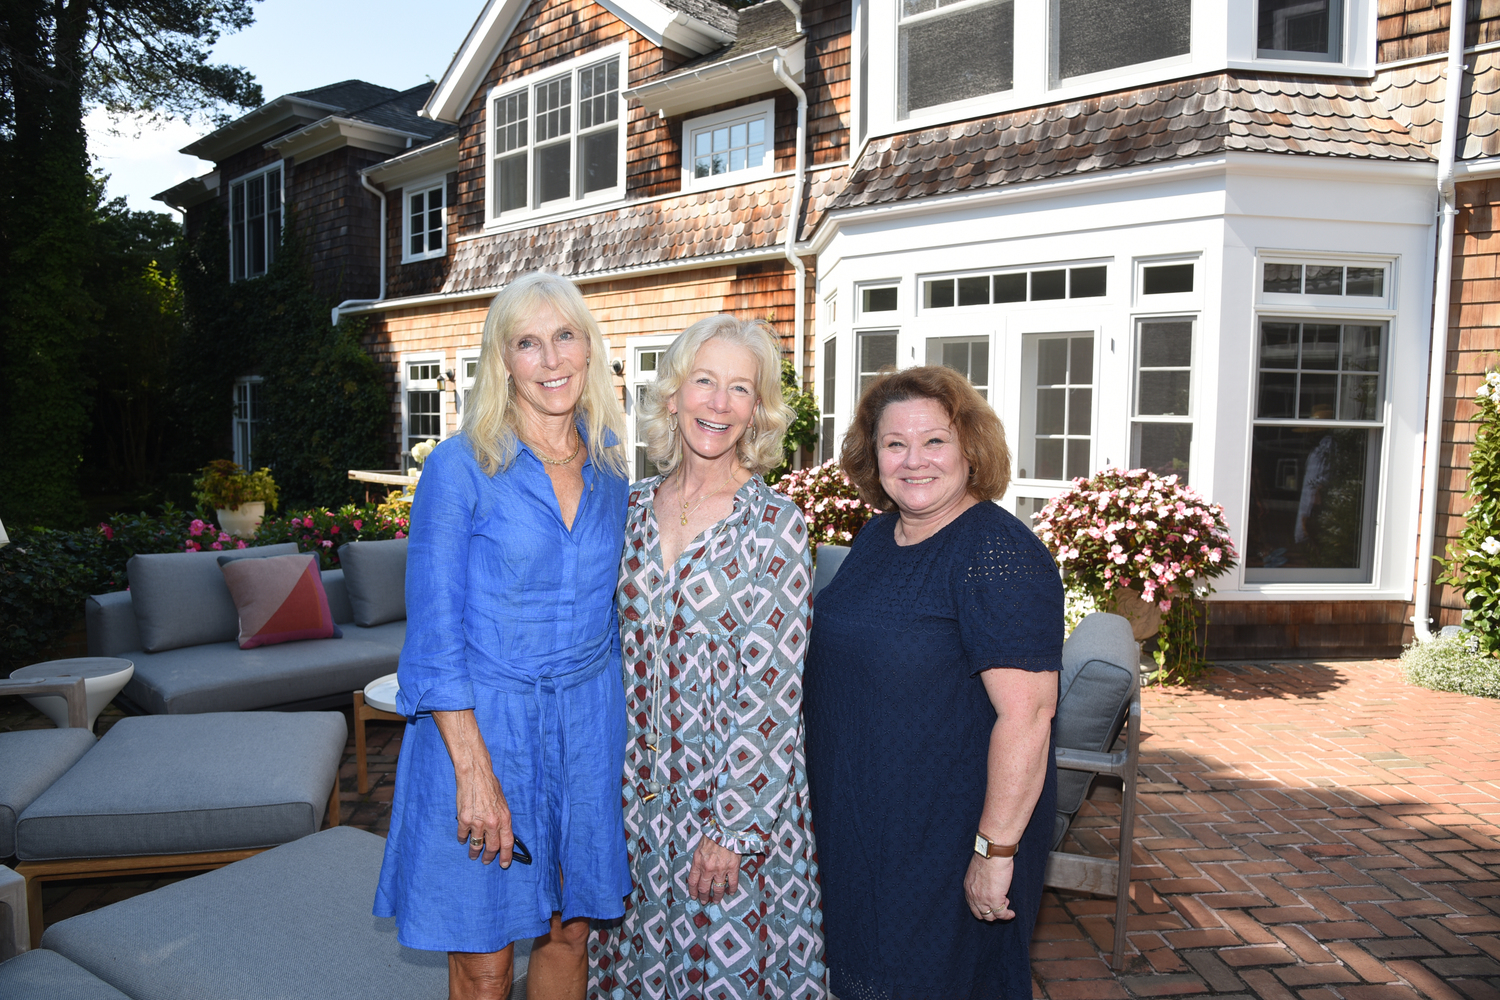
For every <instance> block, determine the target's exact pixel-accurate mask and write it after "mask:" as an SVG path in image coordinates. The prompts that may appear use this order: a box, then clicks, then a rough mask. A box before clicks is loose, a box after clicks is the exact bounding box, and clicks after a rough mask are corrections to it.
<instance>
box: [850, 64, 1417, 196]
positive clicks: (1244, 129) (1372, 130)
mask: <svg viewBox="0 0 1500 1000" xmlns="http://www.w3.org/2000/svg"><path fill="white" fill-rule="evenodd" d="M1226 152H1261V153H1297V154H1302V155H1310V156H1343V157H1359V158H1361V159H1367V160H1406V161H1418V162H1430V161H1432V160H1433V155H1432V153H1431V152H1430V151H1429V150H1428V148H1427V146H1426V145H1424V144H1423V143H1422V142H1421V141H1420V140H1419V139H1417V138H1416V137H1415V136H1413V135H1412V134H1411V132H1410V131H1409V130H1408V128H1407V127H1406V126H1405V125H1403V124H1402V123H1400V122H1398V121H1396V120H1395V119H1394V118H1392V117H1391V114H1390V112H1389V111H1388V110H1387V108H1386V107H1385V105H1384V104H1383V103H1382V102H1381V101H1380V99H1379V98H1378V97H1377V95H1376V94H1375V92H1374V90H1373V88H1371V87H1370V86H1368V85H1364V84H1360V85H1356V84H1353V83H1349V82H1342V81H1336V80H1328V79H1324V78H1309V77H1292V78H1287V77H1282V78H1279V79H1261V78H1257V77H1254V76H1248V75H1243V74H1239V73H1218V74H1215V75H1212V76H1206V77H1200V78H1196V79H1191V80H1179V81H1177V82H1175V83H1167V84H1161V85H1158V86H1153V87H1144V88H1140V89H1137V90H1127V91H1123V92H1120V93H1114V94H1104V95H1101V96H1098V97H1090V98H1087V99H1084V100H1078V101H1068V102H1066V103H1061V104H1052V105H1047V106H1044V107H1039V108H1030V109H1026V110H1022V111H1014V112H1010V113H1007V114H1002V115H994V116H991V117H987V118H979V119H975V120H972V121H967V122H959V123H957V124H955V125H948V126H943V127H941V128H931V129H922V130H920V131H916V132H908V133H905V134H903V135H896V136H892V137H890V138H887V139H877V140H875V141H873V142H871V143H870V145H869V146H868V147H867V148H866V150H865V153H864V155H863V156H862V157H861V158H860V161H859V163H858V164H857V165H856V166H855V168H854V171H853V173H852V174H851V176H850V178H849V183H848V185H847V186H846V187H845V188H844V190H843V191H842V192H840V193H839V195H838V197H837V198H835V199H834V200H833V203H832V204H831V205H829V211H833V212H836V211H838V210H839V209H844V208H857V207H865V206H871V205H882V204H891V203H895V202H900V201H906V200H908V199H913V198H924V197H936V196H942V195H951V194H960V193H966V192H972V191H977V190H981V189H985V188H994V187H998V186H1000V185H1005V184H1018V183H1022V182H1026V181H1037V180H1044V179H1046V178H1049V177H1058V176H1062V175H1067V174H1077V173H1084V172H1088V171H1097V170H1108V169H1111V168H1119V167H1131V166H1139V165H1141V164H1146V163H1159V162H1162V161H1165V160H1172V159H1181V158H1186V157H1192V156H1204V155H1208V154H1213V153H1226Z"/></svg>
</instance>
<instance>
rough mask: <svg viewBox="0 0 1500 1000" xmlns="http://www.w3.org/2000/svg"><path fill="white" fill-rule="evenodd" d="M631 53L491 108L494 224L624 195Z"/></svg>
mask: <svg viewBox="0 0 1500 1000" xmlns="http://www.w3.org/2000/svg"><path fill="white" fill-rule="evenodd" d="M622 63H623V52H616V53H613V54H611V55H609V56H608V57H607V58H602V59H601V58H600V57H599V54H598V53H591V54H590V55H589V56H588V57H586V58H584V59H577V60H573V61H572V62H570V63H565V64H563V65H561V66H552V67H548V68H547V69H545V70H543V71H542V72H540V73H537V74H535V75H533V76H530V77H527V78H525V79H524V80H522V81H519V82H513V83H508V84H505V85H503V86H501V87H497V88H496V89H495V91H494V92H493V93H492V94H491V97H490V101H489V129H488V135H489V139H490V142H491V150H490V157H489V167H490V170H489V190H490V199H489V201H490V211H489V217H490V220H491V222H501V221H504V220H507V219H509V218H510V217H512V216H521V215H528V214H535V213H539V212H549V211H556V210H560V209H566V208H568V207H570V206H572V205H575V204H580V203H591V202H595V201H602V200H606V199H609V198H612V197H615V196H617V195H619V194H620V193H621V191H622V190H623V187H624V181H623V178H622V176H621V173H622V171H621V167H622V166H623V164H624V159H625V157H624V155H623V154H624V148H623V139H624V130H623V129H622V128H621V127H620V123H621V121H622V119H623V118H624V108H623V105H622V103H621V100H620V85H621V82H622V81H621V77H622V75H623V74H622V72H621V66H622Z"/></svg>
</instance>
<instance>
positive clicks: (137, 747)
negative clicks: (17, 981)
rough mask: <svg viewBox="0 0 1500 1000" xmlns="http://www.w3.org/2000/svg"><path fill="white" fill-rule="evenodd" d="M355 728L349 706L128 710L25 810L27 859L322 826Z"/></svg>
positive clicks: (20, 829) (273, 839)
mask: <svg viewBox="0 0 1500 1000" xmlns="http://www.w3.org/2000/svg"><path fill="white" fill-rule="evenodd" d="M347 736H348V727H347V726H346V724H345V722H344V716H343V715H342V714H341V713H339V712H297V713H277V712H254V713H226V714H218V715H182V716H170V715H167V716H163V715H155V716H140V717H136V718H129V719H121V720H120V721H119V722H117V723H115V725H114V726H113V727H112V728H111V729H110V731H109V732H108V733H106V734H105V735H104V737H103V738H102V739H101V740H99V743H98V745H96V746H95V747H94V749H93V751H91V752H90V753H89V754H87V755H86V756H85V757H84V758H83V759H82V760H80V761H79V762H78V763H77V764H75V765H74V766H73V767H72V769H71V770H69V771H68V773H67V774H65V775H63V776H62V777H61V778H59V779H58V780H57V781H56V782H54V783H53V785H52V787H51V788H48V789H47V790H46V791H45V792H43V793H42V794H41V795H39V796H38V797H37V798H36V801H34V802H32V803H31V805H30V806H28V807H27V808H26V810H25V811H24V812H22V813H21V817H20V820H19V821H18V822H17V823H16V855H17V857H19V858H20V859H22V860H23V861H42V860H48V859H54V858H94V857H129V856H131V855H137V854H184V853H192V852H197V851H215V850H223V851H229V850H238V849H241V848H247V847H269V846H271V845H274V844H284V843H286V842H287V841H291V840H296V839H297V838H299V837H305V836H307V835H308V834H311V833H315V832H316V831H317V829H318V827H319V826H321V825H322V823H323V813H324V809H325V808H326V806H327V804H328V794H329V792H330V791H331V790H332V789H333V782H334V779H335V777H336V776H337V774H338V767H339V761H340V759H341V758H342V756H343V753H344V743H345V740H346V738H347Z"/></svg>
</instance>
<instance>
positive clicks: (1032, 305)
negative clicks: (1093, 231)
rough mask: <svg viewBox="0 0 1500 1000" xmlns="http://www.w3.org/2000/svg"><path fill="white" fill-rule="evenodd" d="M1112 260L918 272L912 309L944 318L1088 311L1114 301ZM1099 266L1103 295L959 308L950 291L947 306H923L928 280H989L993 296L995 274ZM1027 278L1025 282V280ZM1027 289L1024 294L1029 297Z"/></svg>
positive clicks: (1115, 280) (1067, 286)
mask: <svg viewBox="0 0 1500 1000" xmlns="http://www.w3.org/2000/svg"><path fill="white" fill-rule="evenodd" d="M1114 265H1115V259H1114V258H1113V257H1091V258H1085V259H1083V260H1065V261H1043V262H1041V263H1037V264H1018V265H1016V266H1014V267H990V268H979V269H976V270H971V271H930V272H921V273H918V274H917V276H916V281H915V282H914V283H913V289H912V300H913V301H912V309H913V310H914V311H915V312H916V313H917V314H918V315H919V316H923V317H933V316H948V315H955V314H964V313H969V312H972V311H975V310H980V309H1004V310H1007V311H1010V310H1021V309H1027V310H1030V309H1056V308H1058V307H1059V306H1073V307H1075V308H1088V307H1090V306H1103V305H1112V304H1114V303H1116V302H1118V299H1116V298H1115V291H1116V285H1117V283H1118V276H1117V274H1116V268H1115V266H1114ZM1092 267H1102V268H1104V294H1103V295H1079V296H1074V295H1064V296H1063V297H1062V298H1060V299H1032V298H1027V299H1026V300H1025V301H1024V302H994V301H990V302H981V303H977V304H975V305H967V306H961V305H959V304H958V293H957V289H956V288H955V290H954V301H953V305H951V306H928V305H925V304H924V301H925V299H926V295H927V293H926V290H925V286H926V283H927V282H929V281H942V280H943V279H945V278H954V279H957V278H979V277H986V278H989V279H990V283H991V284H990V295H991V298H992V299H993V296H994V279H995V276H996V275H1002V274H1030V273H1032V272H1034V271H1063V272H1068V271H1073V270H1078V269H1081V268H1092ZM1029 280H1030V279H1028V281H1029ZM1063 280H1064V285H1063V288H1064V291H1068V290H1070V289H1071V282H1072V278H1071V277H1069V276H1067V275H1066V274H1065V275H1064V279H1063ZM1029 289H1030V286H1029V285H1028V292H1027V294H1028V295H1029V294H1030V290H1029Z"/></svg>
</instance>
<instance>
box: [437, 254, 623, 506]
mask: <svg viewBox="0 0 1500 1000" xmlns="http://www.w3.org/2000/svg"><path fill="white" fill-rule="evenodd" d="M544 308H550V309H552V310H553V311H554V312H556V313H557V315H558V316H559V317H561V318H562V319H563V320H564V321H565V322H567V323H569V324H570V325H572V326H573V327H575V328H576V329H577V330H578V331H580V332H582V333H584V334H585V335H586V336H587V337H588V346H589V355H588V356H589V359H590V362H591V363H590V364H589V365H588V366H587V369H586V371H585V373H584V378H583V395H582V396H581V397H580V398H579V400H578V410H579V412H580V413H581V414H582V415H583V422H584V431H585V433H586V434H587V436H588V442H589V454H590V455H591V456H592V457H593V460H594V462H596V463H598V464H600V465H603V466H605V467H606V468H608V469H609V470H610V471H612V472H614V473H616V474H618V475H620V476H625V477H629V475H630V465H629V462H628V460H627V458H626V455H625V416H624V414H623V413H621V412H620V406H619V402H618V401H617V400H616V398H615V388H614V383H613V380H612V379H611V378H610V370H609V348H608V347H606V346H605V344H604V335H603V334H602V333H600V332H599V324H598V323H596V322H595V321H594V317H593V314H592V313H590V312H589V307H588V305H587V304H586V303H585V302H584V301H583V296H582V295H581V294H579V291H578V289H577V288H576V287H574V285H573V283H572V282H571V281H568V280H567V279H566V278H562V277H559V276H558V275H556V274H551V273H549V272H546V271H537V272H534V273H532V274H527V275H523V276H522V277H520V278H517V279H516V280H515V281H513V282H511V283H510V284H509V285H507V286H506V287H505V288H504V290H502V291H501V292H500V294H499V295H496V296H495V300H494V301H493V302H491V303H490V311H489V313H488V314H486V315H485V317H484V339H483V340H482V342H481V345H480V349H479V370H478V371H477V372H476V373H475V375H474V387H473V389H472V390H471V391H470V393H469V402H468V405H467V407H466V410H465V413H464V430H463V433H464V436H465V437H467V438H468V439H469V446H470V447H472V448H473V449H474V457H475V458H476V459H477V460H478V461H479V467H480V468H481V469H483V470H484V473H485V475H487V476H493V475H494V474H495V473H496V472H501V471H504V470H505V469H508V468H510V463H511V462H513V461H515V458H516V438H517V434H518V432H519V429H520V414H519V413H518V412H517V410H516V401H515V391H514V388H513V386H512V385H511V381H510V373H509V372H508V371H507V370H506V368H505V347H506V345H507V344H508V343H509V342H510V339H511V337H512V336H514V335H515V334H516V332H517V330H519V329H520V328H521V327H522V326H523V325H524V324H526V323H528V322H530V321H531V319H532V318H533V317H534V316H536V314H537V312H538V311H539V310H541V309H544ZM595 358H597V359H598V361H599V366H598V367H597V368H596V367H595V366H594V365H593V364H592V361H593V359H595Z"/></svg>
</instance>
